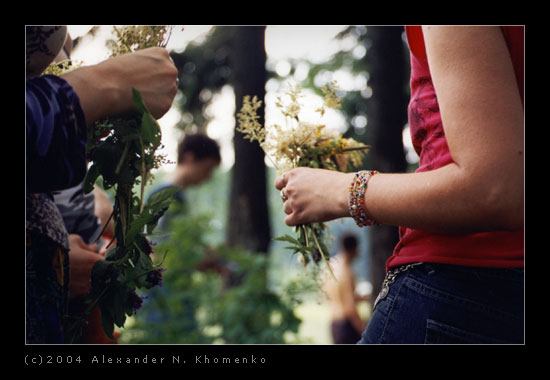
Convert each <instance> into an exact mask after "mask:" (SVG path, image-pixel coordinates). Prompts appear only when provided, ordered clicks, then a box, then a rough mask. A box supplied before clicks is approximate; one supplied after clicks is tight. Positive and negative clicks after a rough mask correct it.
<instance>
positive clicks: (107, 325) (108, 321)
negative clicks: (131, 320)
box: [100, 305, 115, 340]
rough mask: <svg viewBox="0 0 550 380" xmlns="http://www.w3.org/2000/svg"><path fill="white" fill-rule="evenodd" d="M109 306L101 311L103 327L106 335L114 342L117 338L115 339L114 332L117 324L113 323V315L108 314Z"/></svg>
mask: <svg viewBox="0 0 550 380" xmlns="http://www.w3.org/2000/svg"><path fill="white" fill-rule="evenodd" d="M108 310H109V306H108V305H106V306H105V307H102V308H101V310H100V314H101V326H102V327H103V331H104V332H105V334H106V335H107V336H108V337H109V338H110V339H112V340H114V339H115V338H114V337H113V332H114V331H115V324H114V322H113V319H112V318H111V315H110V314H109V312H108Z"/></svg>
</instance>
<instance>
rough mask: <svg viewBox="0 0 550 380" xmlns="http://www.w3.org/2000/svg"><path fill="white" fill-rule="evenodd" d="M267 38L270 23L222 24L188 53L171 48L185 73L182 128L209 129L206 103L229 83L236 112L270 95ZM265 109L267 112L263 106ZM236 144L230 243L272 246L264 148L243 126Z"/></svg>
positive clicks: (263, 249) (263, 248)
mask: <svg viewBox="0 0 550 380" xmlns="http://www.w3.org/2000/svg"><path fill="white" fill-rule="evenodd" d="M264 41H265V26H217V27H215V28H213V30H212V31H211V32H210V35H209V36H208V39H207V40H206V41H205V42H204V43H202V44H190V45H189V46H187V48H186V49H185V51H183V52H182V53H171V56H172V58H173V60H174V63H175V65H176V67H178V71H179V79H180V85H179V86H180V91H181V97H179V98H178V100H177V101H178V103H179V104H178V105H179V106H180V108H181V110H182V112H183V117H182V120H181V122H180V123H179V125H178V127H179V128H180V129H182V130H183V131H184V132H187V131H193V132H195V131H202V132H204V131H205V130H206V126H207V124H208V121H209V120H208V117H207V115H206V113H205V112H204V111H205V108H206V106H207V105H208V104H209V103H210V101H211V99H212V96H213V94H214V93H216V92H217V91H219V90H220V89H221V88H222V87H223V86H224V85H231V86H232V87H233V89H234V91H235V102H236V104H235V106H236V107H235V109H236V112H239V111H240V109H241V107H242V99H243V96H244V95H256V96H257V97H258V98H259V99H263V98H264V95H265V82H266V80H267V71H266V69H265V63H266V52H265V47H264ZM259 114H260V115H263V107H262V108H261V109H260V112H259ZM260 123H263V117H262V120H260ZM234 150H235V164H234V166H233V168H232V180H231V189H230V201H229V221H228V230H227V243H228V244H229V245H231V246H240V247H243V248H245V249H249V250H251V251H253V252H267V250H268V246H269V241H270V239H271V233H270V225H269V214H268V207H267V200H266V190H267V189H266V169H265V165H264V154H263V151H262V150H261V148H260V147H259V146H258V145H257V144H252V143H250V141H248V140H244V139H243V137H242V134H241V133H239V132H235V137H234Z"/></svg>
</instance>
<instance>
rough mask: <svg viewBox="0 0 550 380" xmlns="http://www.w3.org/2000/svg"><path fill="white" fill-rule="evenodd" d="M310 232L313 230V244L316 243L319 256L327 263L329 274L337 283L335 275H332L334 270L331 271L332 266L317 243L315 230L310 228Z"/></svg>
mask: <svg viewBox="0 0 550 380" xmlns="http://www.w3.org/2000/svg"><path fill="white" fill-rule="evenodd" d="M312 232H313V233H312V235H313V240H315V244H316V245H317V249H319V252H321V256H323V260H325V264H326V265H327V267H328V270H329V272H330V274H331V275H332V278H333V279H334V281H336V283H338V280H337V279H336V276H335V275H334V272H333V271H332V268H331V267H330V264H329V262H328V260H327V257H326V256H325V253H324V252H323V250H322V249H321V245H320V244H319V241H318V240H317V236H315V231H313V229H312Z"/></svg>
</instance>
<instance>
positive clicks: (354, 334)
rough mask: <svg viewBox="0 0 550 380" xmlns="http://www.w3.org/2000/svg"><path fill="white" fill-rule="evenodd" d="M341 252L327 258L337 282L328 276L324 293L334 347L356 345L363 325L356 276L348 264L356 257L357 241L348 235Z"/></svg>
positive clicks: (364, 324) (342, 241)
mask: <svg viewBox="0 0 550 380" xmlns="http://www.w3.org/2000/svg"><path fill="white" fill-rule="evenodd" d="M341 245H342V247H341V251H340V252H339V253H338V254H337V255H336V256H334V257H333V258H331V259H330V263H331V267H332V269H333V271H334V274H335V276H336V278H337V279H338V283H336V281H334V279H333V278H332V277H330V276H327V279H326V281H325V282H324V290H325V293H326V295H327V297H328V302H329V306H330V309H331V318H332V323H331V332H332V339H333V342H334V343H335V344H355V343H357V341H358V340H359V339H360V338H361V333H362V332H363V331H364V330H365V326H366V323H365V322H364V321H363V320H361V317H360V316H359V313H358V312H357V304H356V297H355V276H354V274H353V270H352V267H351V264H352V262H353V260H354V259H355V258H356V257H357V252H358V250H357V238H356V237H355V236H353V235H347V236H345V237H343V238H342V240H341Z"/></svg>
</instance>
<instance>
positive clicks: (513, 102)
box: [275, 27, 524, 233]
mask: <svg viewBox="0 0 550 380" xmlns="http://www.w3.org/2000/svg"><path fill="white" fill-rule="evenodd" d="M424 38H425V43H426V50H427V54H428V61H429V64H430V70H431V74H432V79H433V83H434V86H435V89H436V92H437V97H438V101H439V105H440V110H441V116H442V119H443V125H444V129H445V135H446V138H447V143H448V145H449V149H450V151H451V154H452V157H453V160H454V163H452V164H450V165H447V166H444V167H442V168H439V169H437V170H433V171H430V172H423V173H408V174H383V173H382V174H378V175H375V176H374V177H372V179H371V180H370V181H369V184H368V188H367V191H366V193H365V200H366V209H367V213H368V214H369V216H371V217H372V218H373V219H374V220H377V221H378V222H380V223H387V224H393V225H400V226H406V227H410V228H418V229H426V230H432V231H436V232H442V233H469V232H480V231H491V230H501V229H518V228H521V227H522V226H523V176H524V172H523V141H524V140H523V131H524V125H523V108H522V105H521V99H520V96H519V91H518V88H517V85H516V81H515V76H514V72H513V68H512V63H511V60H510V57H509V54H508V50H507V47H506V43H505V41H504V38H503V36H502V33H501V31H500V29H499V28H498V27H433V28H432V27H428V28H424ZM312 178H315V180H314V181H311V179H312ZM351 178H352V176H350V174H341V173H325V171H322V170H314V169H302V168H300V169H295V170H294V171H291V172H289V173H287V174H286V176H285V181H283V180H282V178H281V177H279V178H278V179H277V180H276V183H275V185H276V187H277V188H282V187H284V186H285V185H286V189H285V194H286V196H287V197H288V198H289V199H288V201H287V202H285V206H284V209H285V212H286V213H287V214H289V215H288V216H287V219H286V223H287V224H289V225H295V224H300V223H307V222H312V221H320V220H330V219H333V218H336V217H343V216H349V213H348V211H347V195H348V186H349V183H350V182H351ZM346 184H347V185H346ZM315 188H317V189H323V193H324V198H323V197H322V196H318V197H317V198H315V199H312V196H314V195H315V194H317V192H319V191H318V190H315ZM308 194H313V195H312V196H309V195H308Z"/></svg>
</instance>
